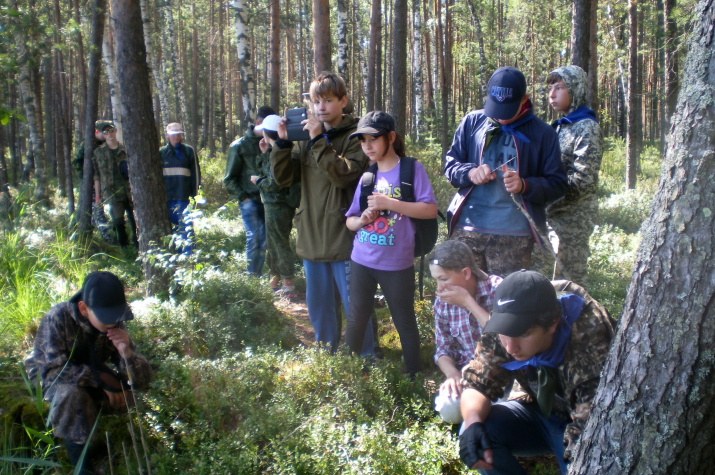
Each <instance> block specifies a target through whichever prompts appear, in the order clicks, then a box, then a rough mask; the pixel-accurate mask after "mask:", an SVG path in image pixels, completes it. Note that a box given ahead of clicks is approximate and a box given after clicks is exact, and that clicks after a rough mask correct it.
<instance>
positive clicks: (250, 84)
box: [231, 0, 256, 127]
mask: <svg viewBox="0 0 715 475" xmlns="http://www.w3.org/2000/svg"><path fill="white" fill-rule="evenodd" d="M231 6H232V7H233V8H234V10H235V11H236V50H237V55H238V67H239V70H240V72H241V104H242V105H243V117H242V118H243V124H242V125H243V126H244V127H245V126H246V125H247V124H248V123H251V122H253V119H254V117H253V109H254V108H255V105H256V81H255V80H254V79H253V70H252V68H251V38H250V36H249V35H250V30H249V28H248V23H247V22H246V4H245V2H244V0H236V1H234V2H233V3H232V4H231Z"/></svg>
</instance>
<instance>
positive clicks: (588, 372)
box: [462, 280, 613, 450]
mask: <svg viewBox="0 0 715 475" xmlns="http://www.w3.org/2000/svg"><path fill="white" fill-rule="evenodd" d="M552 284H553V286H554V288H555V289H556V292H557V293H558V294H576V295H578V296H579V297H581V298H583V299H584V304H583V309H582V311H581V314H580V315H579V317H578V319H577V320H576V321H575V322H574V324H573V326H572V327H571V340H570V343H569V346H568V348H567V350H566V354H565V356H564V359H563V362H562V363H561V365H560V366H559V367H558V387H559V390H557V393H556V395H555V396H556V397H555V401H554V408H553V414H554V415H556V416H558V417H561V418H562V419H564V420H570V423H569V424H568V425H567V426H566V431H565V433H564V444H565V445H566V446H567V448H568V449H569V450H570V449H572V448H573V445H574V444H575V443H576V441H577V440H578V438H579V436H580V435H581V432H582V431H583V429H584V427H585V425H586V420H587V419H588V416H589V414H590V413H591V401H592V400H593V398H594V396H595V395H596V389H597V388H598V381H599V377H600V373H601V369H602V368H603V365H604V364H605V362H606V357H607V356H608V349H609V347H610V344H611V339H612V338H613V324H612V323H611V318H610V316H609V315H608V312H607V311H606V309H605V308H603V306H602V305H601V304H599V303H598V302H597V301H595V300H594V299H593V298H591V296H590V295H588V294H587V293H586V291H585V290H584V289H583V288H582V287H579V286H578V285H576V284H574V283H572V282H570V281H566V280H556V281H553V282H552ZM510 361H514V358H512V357H511V356H509V354H508V353H507V352H506V350H505V349H504V347H503V346H502V345H501V343H500V341H499V335H497V334H495V333H485V334H483V335H482V338H481V340H479V343H478V344H477V349H476V350H475V352H474V359H472V361H471V362H470V363H469V364H468V365H467V366H465V367H464V369H463V370H462V387H464V388H473V389H476V390H477V391H479V392H481V393H482V394H484V395H485V396H486V397H487V398H488V399H490V400H491V401H496V400H497V399H499V398H500V397H502V396H503V395H504V390H505V388H506V387H507V386H508V387H511V384H512V382H513V381H514V380H516V382H517V383H518V385H519V386H520V388H518V389H519V391H512V395H511V396H510V398H511V399H518V400H520V401H522V402H525V403H529V402H535V401H536V393H535V392H534V386H535V385H534V378H535V374H532V375H530V374H529V372H530V370H532V369H533V368H523V369H519V370H516V371H509V370H507V369H505V368H503V367H502V365H503V364H504V363H508V362H510ZM534 373H535V372H534Z"/></svg>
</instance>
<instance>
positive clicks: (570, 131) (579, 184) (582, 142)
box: [546, 65, 603, 287]
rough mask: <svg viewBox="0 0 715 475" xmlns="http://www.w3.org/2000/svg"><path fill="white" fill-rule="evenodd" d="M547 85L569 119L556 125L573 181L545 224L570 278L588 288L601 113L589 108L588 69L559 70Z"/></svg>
mask: <svg viewBox="0 0 715 475" xmlns="http://www.w3.org/2000/svg"><path fill="white" fill-rule="evenodd" d="M546 84H547V85H548V87H549V104H550V105H551V107H552V108H553V109H554V110H555V111H556V112H561V113H562V114H564V116H563V117H562V118H560V119H559V120H556V121H554V122H553V123H552V124H551V125H552V126H553V127H554V128H555V129H556V132H557V133H558V135H559V146H560V148H561V161H562V162H563V164H564V168H565V169H566V175H567V177H568V188H567V189H566V196H564V197H563V198H562V199H560V200H557V201H556V202H554V203H552V204H551V205H550V206H549V207H548V208H547V210H546V219H547V220H548V222H549V225H550V226H551V227H552V228H553V230H554V231H555V232H556V235H557V236H558V238H559V247H558V256H559V261H561V265H562V266H563V267H564V269H565V275H566V276H568V277H567V278H568V279H571V280H572V281H573V282H576V283H577V284H579V285H582V286H584V287H585V286H586V284H587V280H586V279H587V274H588V256H589V254H590V251H589V247H588V241H589V238H590V237H591V233H592V232H593V227H594V218H595V217H596V213H597V212H598V171H599V170H600V168H601V157H602V155H603V138H602V137H601V127H600V126H599V125H598V119H597V118H596V113H595V112H593V111H592V110H591V109H589V108H588V107H587V106H586V101H587V100H588V98H587V92H586V90H587V88H588V76H587V75H586V72H585V71H584V70H583V69H581V68H580V67H578V66H574V65H571V66H564V67H561V68H558V69H555V70H553V71H552V72H551V73H550V74H549V76H548V77H547V78H546ZM557 275H558V274H557Z"/></svg>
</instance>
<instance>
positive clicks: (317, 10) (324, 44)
mask: <svg viewBox="0 0 715 475" xmlns="http://www.w3.org/2000/svg"><path fill="white" fill-rule="evenodd" d="M332 69H333V65H332V61H331V59H330V2H329V1H328V0H313V72H314V73H315V76H318V75H319V74H320V73H321V72H323V71H331V70H332Z"/></svg>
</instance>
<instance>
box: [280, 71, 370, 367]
mask: <svg viewBox="0 0 715 475" xmlns="http://www.w3.org/2000/svg"><path fill="white" fill-rule="evenodd" d="M310 100H311V103H312V113H311V114H308V116H307V118H306V119H304V120H302V121H301V123H302V124H303V127H302V129H303V130H304V131H306V132H308V135H309V137H310V139H309V140H303V141H298V142H295V143H294V142H292V141H291V140H289V139H290V138H291V137H292V135H291V137H289V136H288V133H287V128H286V119H285V118H283V119H281V120H280V121H279V123H278V126H277V129H278V130H277V132H278V137H279V138H278V140H269V141H270V142H271V146H272V150H271V171H272V173H273V177H274V179H275V181H276V183H278V184H279V185H281V186H284V187H288V186H290V185H292V184H293V183H295V182H300V184H301V197H300V207H299V208H298V210H297V212H296V215H295V227H296V231H297V239H296V252H297V254H298V256H299V257H300V258H301V259H303V265H304V269H305V280H306V296H305V299H306V305H307V307H308V314H309V316H310V321H311V323H312V324H313V328H314V329H315V340H316V341H317V342H318V343H319V344H323V345H326V346H329V347H330V350H331V351H333V352H334V351H335V350H336V349H337V346H338V342H339V340H340V331H339V328H340V325H339V323H338V318H339V317H340V314H339V312H338V308H337V306H336V303H335V302H336V299H335V295H334V291H335V289H336V288H337V290H338V292H339V293H340V297H341V299H342V301H343V307H344V309H345V314H346V315H347V313H348V295H349V291H348V269H349V267H348V266H349V263H350V252H351V250H352V240H353V233H352V232H351V231H350V230H348V228H347V227H346V226H345V216H344V215H345V211H346V210H347V209H348V207H349V206H350V202H351V201H352V197H353V193H354V192H355V185H356V184H357V181H358V179H359V178H360V176H361V175H362V173H363V171H365V168H366V167H367V163H368V159H367V157H366V156H365V154H364V153H363V152H362V149H361V147H360V143H359V141H358V140H357V138H352V139H351V138H350V134H352V133H353V132H355V130H356V129H357V120H356V119H354V118H353V117H351V116H350V115H343V108H344V107H345V106H346V104H347V102H348V97H347V88H346V87H345V82H344V81H343V79H342V78H341V77H340V76H338V75H337V74H333V73H322V74H320V75H319V76H318V77H317V78H315V80H314V81H313V82H312V83H311V85H310ZM293 160H296V161H298V162H299V163H300V168H299V173H296V172H294V167H293ZM372 348H373V334H372V330H371V325H368V326H367V329H366V331H365V338H364V340H363V346H362V354H369V353H371V352H372Z"/></svg>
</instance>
